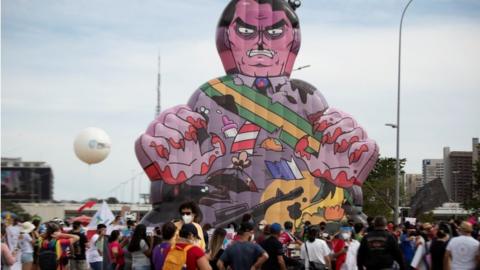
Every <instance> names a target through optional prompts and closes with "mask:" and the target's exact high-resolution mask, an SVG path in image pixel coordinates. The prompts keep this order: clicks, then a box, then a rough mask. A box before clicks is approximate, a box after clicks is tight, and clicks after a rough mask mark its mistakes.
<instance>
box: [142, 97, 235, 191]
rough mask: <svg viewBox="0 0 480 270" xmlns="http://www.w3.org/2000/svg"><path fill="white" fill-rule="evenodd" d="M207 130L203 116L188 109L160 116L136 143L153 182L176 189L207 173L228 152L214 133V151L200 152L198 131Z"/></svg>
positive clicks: (212, 137) (212, 148) (143, 164)
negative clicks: (162, 183) (160, 182)
mask: <svg viewBox="0 0 480 270" xmlns="http://www.w3.org/2000/svg"><path fill="white" fill-rule="evenodd" d="M201 129H205V131H206V129H207V122H206V121H205V119H204V118H203V117H202V115H200V114H198V113H196V112H194V111H192V110H191V109H190V108H189V107H188V106H177V107H174V108H171V109H169V110H166V111H164V112H162V113H161V114H160V116H158V117H157V119H155V120H154V121H153V122H152V123H151V124H150V126H149V127H148V129H147V131H146V132H145V134H143V135H141V136H140V138H138V139H137V141H136V143H135V152H136V154H137V158H138V160H139V162H140V164H141V165H142V167H143V169H144V170H145V173H146V174H147V175H148V177H149V178H150V180H152V181H155V180H163V181H165V182H166V183H167V184H171V185H175V184H180V183H183V182H185V181H186V180H188V179H189V178H191V177H192V176H194V175H203V174H206V173H207V172H208V170H209V169H210V167H211V165H212V164H213V162H214V161H215V160H216V159H217V158H218V157H219V156H223V155H224V154H225V152H226V150H225V144H224V142H223V141H222V140H221V139H220V137H218V136H217V135H215V134H213V133H211V134H210V138H208V140H209V143H211V145H212V147H210V149H211V150H208V151H206V152H204V153H202V151H201V150H200V143H201V142H199V140H198V131H199V130H201Z"/></svg>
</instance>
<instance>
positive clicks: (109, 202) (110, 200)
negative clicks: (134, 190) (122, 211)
mask: <svg viewBox="0 0 480 270" xmlns="http://www.w3.org/2000/svg"><path fill="white" fill-rule="evenodd" d="M105 201H106V202H107V203H108V204H117V203H120V202H119V201H118V199H117V198H115V197H108V198H106V199H105Z"/></svg>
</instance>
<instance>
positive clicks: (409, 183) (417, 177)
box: [404, 173, 424, 199]
mask: <svg viewBox="0 0 480 270" xmlns="http://www.w3.org/2000/svg"><path fill="white" fill-rule="evenodd" d="M404 183H405V193H406V194H405V195H406V196H405V197H406V198H407V199H410V198H411V197H413V196H414V195H415V193H417V191H418V190H419V189H420V188H422V187H423V186H424V184H423V179H422V175H421V174H410V173H407V174H406V175H405V182H404Z"/></svg>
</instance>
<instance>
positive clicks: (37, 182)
mask: <svg viewBox="0 0 480 270" xmlns="http://www.w3.org/2000/svg"><path fill="white" fill-rule="evenodd" d="M2 199H8V200H10V201H13V202H45V201H51V200H52V199H53V172H52V168H51V167H50V166H49V165H48V164H47V163H45V162H42V161H22V159H21V158H2Z"/></svg>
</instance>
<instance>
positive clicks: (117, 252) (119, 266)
mask: <svg viewBox="0 0 480 270" xmlns="http://www.w3.org/2000/svg"><path fill="white" fill-rule="evenodd" d="M119 237H120V232H119V231H118V230H113V231H112V232H111V233H110V237H109V238H108V253H109V254H108V255H109V256H110V261H111V268H110V269H112V270H123V269H124V267H125V258H124V257H123V248H122V245H121V244H120V243H119V242H118V239H119Z"/></svg>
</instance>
